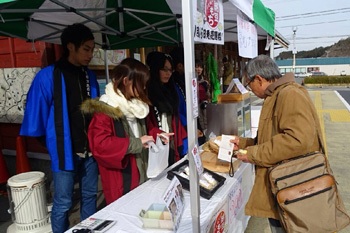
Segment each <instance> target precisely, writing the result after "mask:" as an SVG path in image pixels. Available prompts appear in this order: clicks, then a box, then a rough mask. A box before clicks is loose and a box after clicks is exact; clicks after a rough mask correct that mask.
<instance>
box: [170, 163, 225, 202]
mask: <svg viewBox="0 0 350 233" xmlns="http://www.w3.org/2000/svg"><path fill="white" fill-rule="evenodd" d="M188 165H189V162H188V160H185V161H184V162H182V163H180V164H179V165H177V166H176V167H174V168H173V169H171V170H170V171H168V175H167V178H168V179H169V180H172V179H173V178H174V176H176V177H177V178H178V179H179V181H180V183H181V184H182V187H183V188H184V189H186V190H190V181H189V180H188V179H186V178H184V177H182V176H181V175H179V174H180V173H181V172H182V171H183V169H184V167H186V166H188ZM204 172H206V173H209V174H210V175H211V176H212V177H213V178H214V179H215V180H216V181H217V184H216V186H215V187H214V188H213V189H211V190H209V189H206V188H204V187H202V186H199V192H200V195H201V197H204V198H205V199H208V200H209V199H210V198H211V197H212V196H213V195H214V193H215V192H216V190H218V189H219V188H220V187H221V186H222V185H223V184H224V183H225V180H226V178H225V177H223V176H221V175H219V174H217V173H215V172H212V171H210V170H208V169H206V168H204Z"/></svg>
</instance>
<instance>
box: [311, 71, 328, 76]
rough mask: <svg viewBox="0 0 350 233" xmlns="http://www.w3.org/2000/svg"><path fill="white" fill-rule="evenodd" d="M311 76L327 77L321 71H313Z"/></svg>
mask: <svg viewBox="0 0 350 233" xmlns="http://www.w3.org/2000/svg"><path fill="white" fill-rule="evenodd" d="M311 76H327V74H326V73H325V72H321V71H314V72H312V73H311Z"/></svg>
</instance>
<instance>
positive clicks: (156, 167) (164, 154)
mask: <svg viewBox="0 0 350 233" xmlns="http://www.w3.org/2000/svg"><path fill="white" fill-rule="evenodd" d="M162 137H165V136H164V135H162ZM152 144H153V145H152ZM152 144H151V145H150V147H149V149H148V167H147V177H148V178H154V177H156V176H158V175H159V174H160V173H161V172H162V171H164V170H165V169H166V168H167V167H168V158H169V143H167V144H165V145H164V144H163V142H162V140H161V139H160V137H159V136H157V140H156V144H155V145H154V143H152Z"/></svg>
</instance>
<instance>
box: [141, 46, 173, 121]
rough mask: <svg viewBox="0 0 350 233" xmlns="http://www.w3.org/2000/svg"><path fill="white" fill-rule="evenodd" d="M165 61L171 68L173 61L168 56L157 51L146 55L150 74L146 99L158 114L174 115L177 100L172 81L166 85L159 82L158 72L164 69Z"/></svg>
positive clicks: (171, 79)
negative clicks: (155, 108)
mask: <svg viewBox="0 0 350 233" xmlns="http://www.w3.org/2000/svg"><path fill="white" fill-rule="evenodd" d="M166 61H169V62H170V64H171V66H172V67H173V61H172V59H171V57H170V56H169V55H167V54H165V53H162V52H157V51H154V52H151V53H149V54H148V56H147V59H146V63H147V65H148V66H149V68H150V73H151V78H150V80H149V82H148V85H147V89H148V97H149V99H150V100H151V102H152V105H153V106H155V107H157V109H158V111H159V112H160V113H170V114H176V113H178V108H179V98H178V95H177V92H176V88H175V82H174V79H173V77H171V78H170V79H169V82H168V83H162V82H161V81H160V75H159V71H160V70H161V69H163V68H164V65H165V62H166Z"/></svg>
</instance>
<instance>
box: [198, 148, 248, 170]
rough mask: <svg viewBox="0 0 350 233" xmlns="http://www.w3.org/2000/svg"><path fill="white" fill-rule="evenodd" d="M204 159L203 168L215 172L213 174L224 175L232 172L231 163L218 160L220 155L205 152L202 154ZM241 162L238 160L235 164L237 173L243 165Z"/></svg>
mask: <svg viewBox="0 0 350 233" xmlns="http://www.w3.org/2000/svg"><path fill="white" fill-rule="evenodd" d="M201 158H202V164H203V167H204V168H206V169H208V170H210V171H213V172H222V173H229V170H230V163H229V162H226V161H222V160H219V159H218V155H217V154H215V153H212V152H210V151H203V152H202V153H201ZM241 162H242V161H240V160H236V161H234V162H233V171H234V172H236V171H237V170H238V168H239V166H240V165H241Z"/></svg>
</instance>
